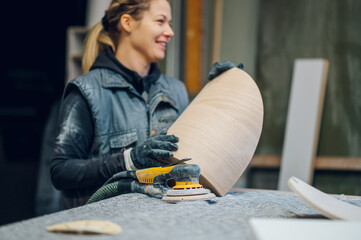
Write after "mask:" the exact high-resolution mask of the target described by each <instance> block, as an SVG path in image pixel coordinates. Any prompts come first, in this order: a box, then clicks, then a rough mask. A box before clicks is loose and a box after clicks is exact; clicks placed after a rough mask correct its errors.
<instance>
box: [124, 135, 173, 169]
mask: <svg viewBox="0 0 361 240" xmlns="http://www.w3.org/2000/svg"><path fill="white" fill-rule="evenodd" d="M178 141H179V138H178V137H176V136H174V135H159V136H155V137H151V138H149V139H147V140H145V141H144V142H143V143H142V144H141V145H139V146H137V147H135V148H133V149H132V150H131V152H130V157H131V159H132V162H133V164H134V166H135V167H136V168H138V169H142V168H149V167H161V166H165V165H167V163H165V162H162V161H160V160H161V159H168V158H170V157H172V156H173V153H172V152H171V151H175V150H177V149H178V145H177V144H175V143H176V142H178Z"/></svg>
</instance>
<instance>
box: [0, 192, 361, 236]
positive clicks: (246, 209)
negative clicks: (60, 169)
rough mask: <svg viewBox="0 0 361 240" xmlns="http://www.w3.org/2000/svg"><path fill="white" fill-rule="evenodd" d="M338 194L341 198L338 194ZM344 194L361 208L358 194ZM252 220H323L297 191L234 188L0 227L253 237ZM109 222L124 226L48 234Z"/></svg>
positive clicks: (139, 199) (103, 204) (114, 202)
mask: <svg viewBox="0 0 361 240" xmlns="http://www.w3.org/2000/svg"><path fill="white" fill-rule="evenodd" d="M336 197H337V196H336ZM341 197H343V198H344V199H343V200H345V201H347V202H349V203H351V204H354V205H357V206H361V199H360V198H357V197H345V196H341ZM250 218H323V216H321V215H320V214H319V213H318V212H316V211H315V210H314V209H312V208H311V207H309V206H308V205H307V204H306V203H304V202H303V201H302V200H301V199H300V198H298V197H297V196H296V195H295V194H293V193H292V192H280V191H266V190H261V191H260V190H250V189H232V190H231V191H230V192H229V193H227V195H226V196H224V197H217V198H215V199H214V200H211V201H208V202H207V201H193V202H180V203H177V204H170V203H165V202H163V201H162V200H160V199H157V198H151V197H148V196H146V195H143V194H138V193H131V194H125V195H120V196H117V197H113V198H109V199H106V200H103V201H99V202H96V203H93V204H89V205H85V206H82V207H78V208H73V209H69V210H65V211H61V212H58V213H54V214H49V215H44V216H41V217H37V218H33V219H29V220H24V221H20V222H16V223H12V224H8V225H5V226H2V227H0V239H6V240H11V239H16V240H21V239H26V240H32V239H47V240H52V239H71V240H75V239H88V238H91V239H94V240H98V239H99V240H100V239H106V240H110V239H128V240H130V239H144V238H145V239H157V240H160V239H182V240H184V239H207V240H209V239H252V238H251V233H250V231H251V230H250V225H249V223H248V220H249V219H250ZM77 220H105V221H112V222H114V223H116V224H118V225H120V226H121V227H122V229H123V231H122V233H120V234H117V235H91V236H84V235H71V234H61V233H51V232H47V231H46V230H45V228H46V227H47V226H49V225H53V224H58V223H62V222H68V221H77Z"/></svg>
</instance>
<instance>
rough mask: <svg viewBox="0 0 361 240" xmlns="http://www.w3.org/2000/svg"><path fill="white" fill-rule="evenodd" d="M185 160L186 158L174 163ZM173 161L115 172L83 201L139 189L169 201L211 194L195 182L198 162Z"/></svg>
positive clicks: (198, 198) (203, 197) (194, 198)
mask: <svg viewBox="0 0 361 240" xmlns="http://www.w3.org/2000/svg"><path fill="white" fill-rule="evenodd" d="M187 160H190V159H183V160H180V161H178V162H177V163H179V162H183V161H187ZM177 163H175V164H177ZM175 164H172V165H168V166H165V167H153V168H147V169H142V170H131V171H123V172H119V173H116V174H115V175H113V177H111V178H110V179H109V180H108V181H107V182H106V183H105V184H104V185H103V186H102V187H101V188H99V189H98V190H97V191H96V192H95V193H94V194H93V195H92V196H91V198H90V199H89V200H88V202H87V204H89V203H93V202H97V201H100V200H103V199H106V198H110V197H114V196H117V195H120V194H125V193H143V194H147V195H149V196H151V197H156V198H161V199H162V200H163V201H165V202H169V203H176V202H180V201H192V200H210V199H212V198H214V197H215V195H214V194H213V193H211V191H210V190H209V189H206V188H203V186H202V185H200V184H199V176H200V172H201V169H200V167H199V166H198V165H195V164H187V165H185V164H182V165H175Z"/></svg>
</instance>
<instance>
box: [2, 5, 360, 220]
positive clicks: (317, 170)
mask: <svg viewBox="0 0 361 240" xmlns="http://www.w3.org/2000/svg"><path fill="white" fill-rule="evenodd" d="M109 3H110V1H105V0H104V1H103V0H102V1H100V0H73V1H57V2H56V4H55V3H50V1H45V0H39V1H22V0H21V1H8V3H7V4H6V6H7V9H8V10H7V11H6V13H5V19H4V24H3V28H4V30H3V36H4V37H3V41H4V42H5V44H4V47H3V59H4V60H3V64H2V67H1V70H0V71H1V73H0V74H1V75H0V76H1V88H0V99H1V100H0V186H1V192H2V194H1V198H0V226H1V225H6V224H10V223H15V222H18V221H22V220H27V219H31V218H35V217H39V216H42V215H45V214H51V213H53V212H57V211H58V209H59V204H60V203H59V199H60V193H59V191H57V190H55V189H54V188H53V187H52V185H51V182H50V176H49V154H50V152H51V149H50V146H51V143H52V141H53V140H52V139H53V137H54V134H55V133H54V131H55V130H56V129H55V126H56V120H57V114H58V110H59V104H60V101H61V97H62V94H63V90H64V87H65V85H66V84H67V83H68V82H69V81H70V80H72V79H74V78H75V77H77V76H79V75H80V74H81V57H82V50H83V47H84V40H85V38H86V36H87V33H88V31H89V29H90V28H91V26H93V25H94V24H95V23H96V22H99V21H100V20H101V18H102V16H103V15H104V11H105V9H106V8H107V6H108V5H109ZM169 3H170V5H171V7H172V16H173V25H172V27H173V30H174V33H175V37H174V38H173V39H172V41H171V42H170V44H169V46H168V48H167V52H166V57H165V59H164V60H163V61H161V62H160V63H159V66H160V68H161V70H162V72H164V73H165V74H166V75H169V76H172V77H175V78H178V79H180V80H181V81H183V82H184V83H185V85H186V88H187V92H188V94H189V97H190V102H192V101H193V100H194V99H196V98H197V95H198V94H199V92H200V91H201V90H202V89H203V87H204V86H205V85H206V84H207V83H208V81H209V80H208V73H209V72H210V70H211V67H212V65H213V64H214V63H215V62H221V61H230V62H232V63H234V64H235V65H238V66H239V64H240V63H241V64H242V67H243V70H242V71H244V72H246V73H247V74H248V75H249V76H248V75H247V77H250V79H253V80H254V83H255V86H257V87H258V89H259V93H260V96H261V100H262V103H263V111H264V112H263V113H262V114H263V115H262V121H263V123H262V129H261V131H260V135H259V141H257V142H256V144H255V145H254V146H255V149H254V151H253V150H252V151H253V152H252V156H250V159H249V163H248V164H247V165H246V166H244V168H243V169H242V173H240V176H239V178H238V177H237V178H238V179H237V180H236V181H235V183H234V184H233V186H230V187H232V188H242V189H266V190H282V191H291V189H292V188H291V189H289V188H288V189H287V188H286V186H285V185H287V179H288V177H287V176H286V175H285V178H284V180H283V178H282V177H283V173H284V172H282V170H283V169H285V171H286V170H287V169H289V167H288V166H287V162H286V159H287V161H288V160H290V161H291V163H289V164H295V163H292V161H293V160H294V159H296V158H302V157H303V156H305V158H309V162H307V161H306V159H305V160H304V161H303V159H301V162H302V163H301V164H303V165H302V167H299V169H302V168H303V167H304V166H305V165H307V164H308V165H307V166H306V167H308V169H307V177H306V179H302V180H304V181H305V182H308V184H309V185H311V186H313V187H314V188H317V189H318V190H320V191H322V192H325V193H329V194H344V195H354V196H360V195H361V187H360V186H361V28H360V23H361V15H360V14H359V13H360V11H361V2H360V1H358V0H349V1H338V0H330V1H311V0H303V1H282V0H169ZM308 67H310V69H311V70H310V72H312V71H313V69H314V68H315V69H316V70H317V71H318V70H319V71H320V74H321V75H317V74H316V76H310V79H313V77H314V78H315V82H316V81H319V83H320V85H319V88H316V87H313V84H314V82H311V83H310V84H311V85H306V86H303V85H302V84H301V85H297V84H295V83H296V82H297V80H299V79H300V78H302V76H304V75H303V74H304V72H305V71H306V72H307V71H308V70H307V69H309V68H308ZM305 69H306V70H305ZM237 70H238V69H237ZM296 70H297V71H296ZM317 71H316V73H318V72H317ZM234 74H235V75H237V74H238V73H234ZM237 76H238V75H237ZM240 76H241V75H240ZM242 76H243V75H242ZM306 76H308V75H307V74H306ZM232 77H233V75H232ZM301 82H302V81H301ZM315 84H316V83H315ZM308 87H310V88H308ZM305 88H306V89H305ZM311 89H312V90H313V89H316V90H317V91H311ZM313 94H316V95H315V97H313ZM305 106H306V108H307V109H306V110H310V109H311V110H313V112H311V113H310V116H313V120H311V125H310V128H307V129H306V127H307V124H303V123H306V122H308V120H306V119H307V117H308V116H305V114H302V111H304V109H302V108H304V107H305ZM306 110H305V111H306ZM306 112H307V111H306ZM291 120H292V121H291ZM194 121H197V120H194ZM295 124H296V125H295ZM297 124H301V126H306V127H305V128H301V129H300V128H299V127H297ZM175 130H176V129H175ZM293 131H294V132H293ZM295 134H296V135H295ZM297 134H300V135H301V137H300V139H302V138H303V137H304V136H305V138H303V139H306V140H305V142H302V141H299V142H297V138H298V137H297ZM308 134H309V135H308ZM307 136H310V138H307ZM295 138H296V139H295ZM257 140H258V139H257ZM180 155H181V154H180ZM224 155H225V156H228V155H227V154H224ZM181 157H182V158H179V159H178V161H179V162H181V163H182V164H183V163H185V164H186V163H187V161H189V159H187V158H186V157H189V158H192V157H195V156H184V157H183V156H181ZM199 165H200V166H198V165H194V164H189V165H187V164H186V165H177V164H173V165H172V164H170V165H169V166H168V167H167V168H161V169H158V168H154V169H149V171H145V170H144V171H142V170H139V171H134V172H131V173H120V174H118V175H117V176H113V178H112V179H110V180H109V182H107V183H106V184H104V186H103V187H102V189H99V192H97V193H96V194H95V195H94V196H93V197H92V198H91V199H90V202H97V201H101V200H103V199H106V198H110V197H114V196H117V195H119V194H120V193H122V194H125V193H129V192H139V193H144V194H146V195H152V196H153V195H156V196H157V195H163V199H162V200H163V201H166V202H171V203H173V202H177V201H182V200H186V198H184V196H192V197H191V200H195V199H198V200H208V201H209V200H211V199H212V198H215V197H221V196H223V195H225V194H222V191H223V190H224V189H222V187H214V186H215V185H216V183H214V181H215V182H217V179H215V180H213V179H207V181H205V183H206V184H205V185H204V186H203V184H200V182H201V181H202V176H201V177H200V173H202V170H203V169H204V171H207V170H209V171H211V170H212V169H206V167H203V165H202V164H199ZM294 168H295V167H294V165H293V169H294ZM293 169H292V170H293ZM142 173H143V174H145V175H146V177H145V178H144V177H141V176H140V174H142ZM167 174H168V175H170V176H171V180H172V181H170V180H169V178H167V179H163V178H162V177H164V176H168V175H167ZM149 176H151V177H149ZM175 176H177V177H179V179H178V178H177V177H175ZM205 176H206V178H207V176H208V175H205ZM203 177H204V176H203ZM296 177H297V176H296ZM121 179H125V180H124V181H122V182H121V181H119V180H121ZM129 179H131V180H129ZM280 179H282V180H280ZM157 181H158V183H159V184H161V186H163V185H167V188H163V187H160V188H156V187H154V188H151V187H149V188H148V187H147V188H146V189H145V188H144V187H143V185H142V184H143V183H152V184H153V183H157ZM296 182H297V181H296ZM185 183H186V184H185ZM182 184H185V185H182ZM187 184H189V185H187ZM154 186H156V184H154ZM213 187H214V188H213ZM170 188H172V189H170ZM176 188H179V189H181V190H175V189H176ZM129 189H131V190H129ZM134 189H137V191H134ZM225 189H226V190H228V191H230V188H228V187H225ZM114 191H115V192H114ZM182 191H184V192H182ZM164 193H166V196H165V195H164ZM211 201H212V200H211Z"/></svg>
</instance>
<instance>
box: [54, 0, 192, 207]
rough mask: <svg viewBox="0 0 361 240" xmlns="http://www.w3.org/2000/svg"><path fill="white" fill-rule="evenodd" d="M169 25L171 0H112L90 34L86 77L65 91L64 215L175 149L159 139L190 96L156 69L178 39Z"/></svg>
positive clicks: (171, 139)
mask: <svg viewBox="0 0 361 240" xmlns="http://www.w3.org/2000/svg"><path fill="white" fill-rule="evenodd" d="M171 22H172V16H171V9H170V5H169V3H168V1H166V0H113V1H112V2H111V4H110V6H109V8H108V10H107V11H106V13H105V15H104V17H103V19H102V20H101V21H100V22H99V23H97V24H96V25H95V26H94V27H93V29H92V30H91V31H90V34H89V36H88V37H87V42H86V46H85V51H84V57H83V72H84V74H83V75H81V76H79V77H77V78H75V79H74V80H72V81H70V83H69V84H68V85H67V86H66V88H65V92H64V95H63V100H62V104H61V108H60V118H59V127H58V134H57V138H56V140H55V145H54V153H53V156H52V159H51V177H52V182H53V184H54V186H55V187H56V188H58V189H59V190H61V191H62V199H63V207H64V208H71V207H76V206H80V205H83V204H84V203H86V201H87V200H88V199H89V197H90V196H91V195H92V194H93V193H94V192H95V191H96V190H97V189H98V188H99V187H100V186H101V185H102V184H103V183H104V182H105V181H106V180H107V179H108V178H110V177H111V176H112V175H113V174H115V173H117V172H119V171H124V170H132V169H139V168H147V167H153V166H162V165H164V163H163V162H162V161H160V160H162V159H168V158H170V157H171V156H172V155H173V153H172V151H174V150H176V149H177V148H178V146H177V144H176V142H178V138H177V137H176V136H174V135H170V136H168V135H165V134H162V133H163V132H166V131H167V130H168V128H169V127H170V126H171V125H172V124H173V122H174V121H175V120H176V119H177V118H178V116H179V115H180V114H181V113H182V112H183V110H184V109H185V108H186V107H187V105H188V94H187V91H186V89H185V86H184V84H183V83H182V82H181V81H179V80H177V79H174V78H171V77H167V76H164V75H163V74H161V73H160V70H159V68H158V67H157V64H156V62H158V61H160V60H162V59H163V58H164V57H165V50H166V46H167V43H168V42H169V40H170V39H171V38H172V37H173V36H174V33H173V30H172V28H171ZM165 118H166V119H167V121H164V119H165Z"/></svg>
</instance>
